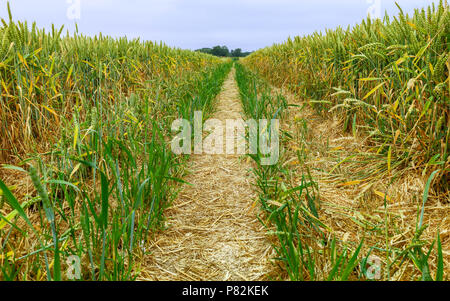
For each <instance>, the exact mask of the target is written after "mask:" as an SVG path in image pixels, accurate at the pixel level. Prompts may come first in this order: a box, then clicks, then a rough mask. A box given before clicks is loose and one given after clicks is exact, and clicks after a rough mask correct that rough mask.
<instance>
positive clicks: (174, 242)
mask: <svg viewBox="0 0 450 301" xmlns="http://www.w3.org/2000/svg"><path fill="white" fill-rule="evenodd" d="M234 74H235V70H234V69H233V71H232V72H231V73H230V74H229V76H228V78H227V79H226V81H225V83H224V86H223V88H222V92H221V93H220V95H219V96H218V106H217V112H216V113H215V115H214V118H215V119H218V120H221V121H224V120H226V119H235V118H242V109H241V102H240V99H239V91H238V87H237V84H236V81H235V79H234ZM191 160H192V167H191V174H190V175H189V176H188V177H187V178H186V179H185V180H186V181H187V182H189V183H191V184H193V186H188V185H185V186H184V190H183V191H182V192H181V193H180V195H179V197H178V199H177V200H176V201H175V202H174V204H173V206H172V207H171V208H170V209H168V210H167V212H166V216H168V221H167V226H168V227H169V228H168V229H167V230H165V231H164V232H163V233H162V234H161V235H159V236H158V237H157V240H156V241H155V242H154V245H153V246H152V248H151V251H152V252H153V254H152V255H150V256H148V262H147V263H146V267H145V268H144V271H143V272H142V274H141V278H142V280H217V281H221V280H230V281H235V280H248V281H253V280H264V279H265V277H266V275H267V274H269V273H270V271H271V270H272V269H273V267H272V266H273V265H272V264H271V263H270V262H269V259H270V258H273V257H274V254H273V253H272V252H273V248H272V247H271V244H270V242H269V240H268V238H267V235H266V230H265V229H264V228H263V227H262V225H261V223H260V222H259V221H258V220H257V218H256V215H257V210H258V205H255V204H254V199H255V196H256V194H255V192H254V191H255V189H254V187H253V185H252V183H253V182H254V181H253V176H252V174H251V172H250V168H251V164H250V163H249V162H248V161H247V158H245V157H240V156H237V155H215V156H211V155H195V156H192V158H191Z"/></svg>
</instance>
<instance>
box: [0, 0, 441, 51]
mask: <svg viewBox="0 0 450 301" xmlns="http://www.w3.org/2000/svg"><path fill="white" fill-rule="evenodd" d="M10 2H11V7H12V12H13V18H14V19H16V20H27V21H28V22H29V23H31V22H32V21H36V22H37V24H38V26H39V27H46V28H48V27H50V26H51V24H52V23H54V24H55V25H58V26H61V25H63V24H64V25H65V28H66V29H69V30H70V31H72V30H73V28H74V23H75V22H76V23H78V27H79V30H80V31H81V32H83V33H85V34H87V35H95V34H98V33H99V32H102V33H103V34H105V35H110V36H127V37H129V38H134V37H141V38H142V39H145V40H153V41H161V40H162V41H164V42H165V43H166V44H168V45H170V46H176V47H180V48H187V49H198V48H202V47H211V46H215V45H217V44H220V45H227V46H228V47H229V48H232V49H234V48H242V49H243V50H256V49H259V48H262V47H266V46H270V45H272V44H273V43H279V42H282V41H284V40H286V39H287V38H288V37H289V36H292V37H293V36H297V35H305V34H309V33H313V32H314V31H320V30H324V29H325V28H335V27H337V26H339V25H342V26H347V25H353V24H356V23H359V22H360V21H361V20H362V18H365V17H366V16H367V14H368V12H369V11H372V12H374V13H375V14H376V13H377V11H380V12H381V13H382V14H383V15H384V12H385V11H387V12H388V14H389V15H396V14H397V13H398V9H397V8H396V6H395V1H392V0H297V1H294V0H223V1H217V0H123V1H119V0H11V1H10ZM77 2H80V5H79V7H78V5H77ZM397 2H398V3H399V4H400V5H401V7H402V8H403V9H404V11H405V12H413V11H414V8H422V7H426V6H427V5H429V4H430V3H432V2H438V1H433V0H397ZM377 3H379V5H378V4H377ZM78 8H79V9H78ZM0 16H1V17H2V18H5V19H7V11H6V0H0Z"/></svg>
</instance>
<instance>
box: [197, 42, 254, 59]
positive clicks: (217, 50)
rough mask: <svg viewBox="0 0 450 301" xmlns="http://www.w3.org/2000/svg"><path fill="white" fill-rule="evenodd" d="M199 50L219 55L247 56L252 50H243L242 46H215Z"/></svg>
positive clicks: (199, 50)
mask: <svg viewBox="0 0 450 301" xmlns="http://www.w3.org/2000/svg"><path fill="white" fill-rule="evenodd" d="M196 51H198V52H203V53H208V54H211V55H215V56H219V57H246V56H247V55H249V54H250V53H251V52H242V49H241V48H236V49H234V50H231V51H230V50H229V49H228V47H227V46H219V45H218V46H214V47H213V48H201V49H197V50H196Z"/></svg>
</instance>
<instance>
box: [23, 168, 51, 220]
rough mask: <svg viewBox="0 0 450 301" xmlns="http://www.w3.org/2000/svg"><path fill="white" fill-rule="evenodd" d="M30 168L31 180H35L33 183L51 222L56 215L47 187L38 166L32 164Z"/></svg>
mask: <svg viewBox="0 0 450 301" xmlns="http://www.w3.org/2000/svg"><path fill="white" fill-rule="evenodd" d="M28 169H29V174H30V177H31V181H32V182H33V185H34V187H35V188H36V190H37V193H38V195H39V196H40V197H41V200H42V203H43V205H44V210H45V215H46V217H47V219H48V220H49V221H50V222H53V221H54V220H55V216H54V213H53V210H52V207H51V203H50V199H49V197H48V193H47V189H46V188H45V186H44V185H42V182H41V180H40V179H39V176H38V172H37V170H36V168H34V166H33V165H30V166H29V168H28Z"/></svg>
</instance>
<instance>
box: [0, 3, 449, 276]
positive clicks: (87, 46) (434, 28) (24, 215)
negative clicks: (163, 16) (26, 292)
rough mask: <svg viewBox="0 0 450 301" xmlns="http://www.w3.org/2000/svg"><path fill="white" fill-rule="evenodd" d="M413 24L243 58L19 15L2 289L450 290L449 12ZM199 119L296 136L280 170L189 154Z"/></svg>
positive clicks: (4, 72)
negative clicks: (264, 283) (398, 286)
mask: <svg viewBox="0 0 450 301" xmlns="http://www.w3.org/2000/svg"><path fill="white" fill-rule="evenodd" d="M398 9H399V14H398V15H397V16H395V17H392V16H389V15H387V14H386V16H385V17H383V18H381V19H371V18H367V19H365V20H362V21H361V23H360V24H358V25H355V26H353V27H350V26H349V27H348V28H341V27H339V28H336V29H333V30H326V31H324V32H316V33H314V34H311V35H307V36H302V37H300V36H297V37H293V38H289V39H287V40H286V41H285V42H283V43H281V44H274V45H273V46H270V47H266V48H263V49H260V50H257V51H255V52H253V53H252V54H250V55H249V56H247V57H245V58H241V59H230V58H218V57H216V56H213V55H210V54H206V53H202V52H198V51H191V50H183V49H178V48H172V47H169V46H167V45H165V44H164V43H163V42H161V43H157V42H149V41H144V40H141V39H127V38H113V37H110V36H104V35H102V34H101V33H100V34H98V35H96V36H86V35H84V34H83V33H81V32H79V31H78V28H77V29H76V32H74V33H69V31H67V32H65V30H64V27H61V28H56V27H55V26H53V27H52V28H51V30H50V31H49V30H48V29H47V30H45V29H43V28H39V27H38V26H37V25H36V23H31V24H27V22H20V21H17V20H15V19H14V17H13V13H12V12H11V9H10V6H9V3H8V16H5V17H4V18H2V19H1V22H2V25H1V26H0V87H1V88H0V280H2V281H47V280H48V281H52V280H55V281H60V280H73V279H70V277H69V276H70V273H68V270H67V269H68V266H69V267H70V266H72V265H73V264H74V262H75V263H77V264H78V265H79V271H78V272H79V273H78V274H79V275H78V277H77V278H76V279H77V280H86V281H90V280H93V281H129V280H188V281H193V280H247V281H250V280H253V281H256V280H274V281H288V280H290V281H335V280H338V281H348V280H351V281H366V280H388V281H420V280H425V281H429V280H432V281H447V280H448V275H449V271H450V214H449V213H450V192H449V187H450V185H449V183H450V155H449V154H450V149H449V138H450V77H449V71H450V44H449V37H450V7H449V5H448V4H447V1H440V3H438V4H433V5H430V6H429V7H426V8H423V9H422V8H420V9H419V8H418V9H416V10H415V12H414V14H412V15H408V14H405V13H404V12H403V10H402V8H401V7H400V6H399V7H398ZM198 111H202V112H203V118H204V120H206V119H207V118H215V120H219V121H224V120H225V119H231V118H234V119H238V118H240V117H242V118H247V119H252V120H261V119H265V120H279V122H280V130H279V132H280V146H279V147H280V150H279V160H278V161H277V163H276V164H273V165H265V164H263V163H262V162H263V159H264V158H265V156H266V153H264V151H263V150H262V149H260V146H258V149H257V150H256V151H255V152H253V153H251V154H247V155H241V156H228V155H221V156H208V155H205V154H195V155H180V154H175V153H174V152H173V151H172V150H171V140H172V138H173V136H174V133H173V128H172V124H173V122H174V121H175V120H177V119H178V118H183V119H185V120H187V121H188V124H192V125H194V124H195V120H194V116H195V112H198ZM194 126H195V125H194ZM268 128H269V126H267V127H266V128H264V129H260V131H259V132H258V135H259V136H258V137H260V138H259V139H263V137H265V135H269V134H271V133H270V130H268ZM249 135H250V134H249ZM249 135H248V136H246V138H248V139H250V138H249ZM74 260H75V261H74ZM374 262H375V263H377V264H378V265H377V267H378V270H373V266H374ZM68 275H69V276H68Z"/></svg>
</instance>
